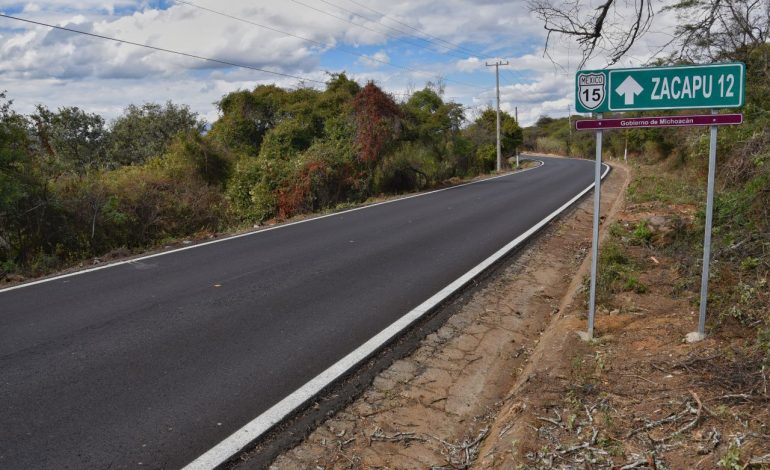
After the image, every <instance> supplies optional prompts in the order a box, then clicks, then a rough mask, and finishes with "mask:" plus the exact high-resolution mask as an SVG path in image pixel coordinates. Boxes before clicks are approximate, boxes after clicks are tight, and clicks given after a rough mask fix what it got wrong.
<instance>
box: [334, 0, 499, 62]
mask: <svg viewBox="0 0 770 470" xmlns="http://www.w3.org/2000/svg"><path fill="white" fill-rule="evenodd" d="M347 1H348V2H349V3H352V4H353V5H358V6H359V7H361V8H365V9H367V10H369V11H371V12H374V13H376V14H378V15H380V16H382V17H383V18H388V19H389V20H391V21H394V22H396V23H398V24H400V25H402V26H406V27H407V28H409V29H411V30H413V31H416V32H418V33H420V34H422V35H425V36H427V37H429V38H432V39H435V40H436V41H440V42H443V43H445V44H448V45H450V46H453V47H455V48H457V49H458V50H464V51H466V52H467V53H470V54H473V55H477V56H479V57H481V58H482V59H486V58H488V57H486V54H482V53H481V52H478V51H474V50H473V49H468V48H467V47H465V46H461V45H460V44H456V43H453V42H450V41H447V40H445V39H441V38H440V37H438V36H434V35H432V34H429V33H426V32H425V31H423V30H420V29H418V28H415V27H414V26H411V25H409V24H407V23H404V22H403V21H400V20H398V19H396V18H394V17H392V16H390V15H386V14H385V13H383V12H381V11H378V10H375V9H374V8H372V7H369V6H367V5H364V4H362V3H359V2H356V1H355V0H347ZM383 26H384V25H383Z"/></svg>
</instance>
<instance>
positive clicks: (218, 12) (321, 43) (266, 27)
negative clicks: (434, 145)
mask: <svg viewBox="0 0 770 470" xmlns="http://www.w3.org/2000/svg"><path fill="white" fill-rule="evenodd" d="M174 1H175V2H176V3H179V4H182V5H187V6H189V7H193V8H198V9H200V10H204V11H207V12H209V13H213V14H215V15H220V16H223V17H225V18H229V19H232V20H236V21H240V22H243V23H247V24H250V25H253V26H257V27H260V28H264V29H267V30H270V31H274V32H276V33H280V34H285V35H287V36H290V37H293V38H296V39H300V40H302V41H307V42H309V43H311V44H316V45H318V46H322V47H328V48H334V47H335V46H334V45H332V44H328V43H324V42H322V41H317V40H315V39H311V38H307V37H304V36H300V35H298V34H293V33H290V32H288V31H283V30H280V29H278V28H274V27H272V26H268V25H264V24H261V23H257V22H255V21H251V20H249V19H246V18H242V17H239V16H235V15H231V14H229V13H225V12H223V11H218V10H214V9H212V8H208V7H204V6H202V5H198V4H197V3H193V2H191V1H188V0H174ZM339 50H340V51H341V52H344V53H346V54H350V55H354V56H357V57H361V58H363V59H366V60H372V61H375V62H379V63H382V64H385V65H388V66H391V67H395V68H399V69H402V70H408V71H410V72H414V73H417V74H425V73H428V72H425V71H423V70H417V69H414V68H412V67H407V66H405V65H398V64H394V63H392V62H390V61H386V60H382V59H378V58H376V57H374V56H368V55H366V54H360V53H358V52H355V51H351V50H348V49H345V48H340V49H339ZM445 80H446V81H450V82H454V83H458V84H460V85H464V86H469V87H475V88H479V89H482V87H478V86H476V85H472V84H470V83H465V82H461V81H459V80H453V79H449V78H445Z"/></svg>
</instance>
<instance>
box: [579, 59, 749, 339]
mask: <svg viewBox="0 0 770 470" xmlns="http://www.w3.org/2000/svg"><path fill="white" fill-rule="evenodd" d="M745 89H746V66H745V65H744V64H742V63H728V64H709V65H692V66H675V67H650V68H636V69H612V70H579V71H578V72H577V74H576V75H575V110H576V111H578V112H593V113H596V119H592V120H581V121H577V122H576V123H575V127H576V129H577V130H594V131H596V171H595V177H594V180H595V182H594V185H595V186H594V221H593V240H592V244H593V246H592V250H591V284H590V286H591V291H590V298H589V304H588V331H587V332H586V333H585V336H584V338H585V339H589V340H590V339H592V338H593V336H594V320H595V316H596V275H597V264H598V258H599V215H600V214H599V210H600V203H601V164H602V135H603V132H604V129H633V128H636V127H639V128H645V127H680V126H709V127H710V132H711V135H710V142H709V173H708V190H707V196H706V227H705V235H704V241H703V272H702V275H701V289H700V312H699V313H700V316H699V318H698V331H696V332H693V333H689V334H688V335H687V338H686V339H687V341H690V342H692V341H698V340H701V339H703V338H704V337H705V335H706V307H707V305H708V283H709V268H710V262H711V229H712V225H713V215H714V180H715V175H716V158H717V157H716V152H717V128H718V126H720V125H729V124H741V123H742V122H743V115H741V114H718V113H717V109H719V108H737V107H740V106H743V103H744V101H745V98H744V96H745ZM704 108H711V114H710V115H682V116H659V117H639V118H613V119H602V113H604V112H609V111H621V112H622V111H645V110H656V109H660V110H663V109H704ZM627 151H628V149H627V148H626V150H625V152H624V159H626V158H627V153H626V152H627ZM581 335H583V334H582V333H581Z"/></svg>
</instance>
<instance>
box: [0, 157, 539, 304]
mask: <svg viewBox="0 0 770 470" xmlns="http://www.w3.org/2000/svg"><path fill="white" fill-rule="evenodd" d="M536 161H539V162H540V165H538V166H536V167H532V168H526V169H524V170H520V171H516V172H513V173H506V174H504V175H497V176H492V177H490V178H484V179H481V180H478V181H470V182H468V183H462V184H458V185H457V186H450V187H448V188H441V189H435V190H433V191H428V192H425V193H417V194H412V195H409V196H404V197H399V198H396V199H390V200H387V201H382V202H377V203H374V204H368V205H364V206H361V207H354V208H352V209H347V210H344V211H340V212H333V213H331V214H325V215H320V216H317V217H310V218H307V219H304V220H298V221H296V222H289V223H287V224H281V225H276V226H274V227H268V228H264V229H260V230H254V231H251V232H246V233H241V234H238V235H231V236H227V237H223V238H218V239H216V240H211V241H208V242H203V243H196V244H194V245H190V246H185V247H182V248H175V249H173V250H167V251H162V252H160V253H153V254H151V255H146V256H140V257H138V258H130V259H126V260H122V261H116V262H114V263H109V264H105V265H103V266H97V267H95V268H88V269H81V270H79V271H74V272H71V273H67V274H60V275H58V276H52V277H46V278H43V279H38V280H36V281H30V282H26V283H23V284H18V285H15V286H11V287H6V288H4V289H0V294H2V293H3V292H8V291H12V290H16V289H22V288H24V287H31V286H34V285H37V284H43V283H45V282H51V281H57V280H59V279H64V278H68V277H73V276H79V275H81V274H86V273H91V272H94V271H100V270H102V269H107V268H114V267H116V266H121V265H124V264H130V263H136V262H137V261H143V260H146V259H150V258H157V257H159V256H165V255H168V254H171V253H179V252H180V251H186V250H192V249H194V248H200V247H202V246H207V245H213V244H215V243H221V242H226V241H229V240H235V239H237V238H243V237H250V236H253V235H259V234H261V233H265V232H270V231H272V230H278V229H281V228H285V227H291V226H292V225H298V224H304V223H306V222H313V221H315V220H321V219H325V218H327V217H335V216H338V215H343V214H347V213H350V212H355V211H360V210H364V209H369V208H372V207H377V206H382V205H385V204H390V203H393V202H399V201H405V200H407V199H412V198H416V197H421V196H427V195H429V194H435V193H440V192H441V191H449V190H450V189H456V188H461V187H463V186H469V185H471V184H478V183H483V182H485V181H491V180H494V179H497V178H505V177H506V176H513V175H518V174H519V173H524V172H525V171H529V170H535V169H537V168H540V167H541V166H543V165H544V164H545V163H544V162H543V161H542V160H536Z"/></svg>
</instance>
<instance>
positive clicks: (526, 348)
mask: <svg viewBox="0 0 770 470" xmlns="http://www.w3.org/2000/svg"><path fill="white" fill-rule="evenodd" d="M626 184H627V172H626V170H625V169H624V168H616V170H615V171H613V172H612V173H611V174H610V176H609V177H608V180H607V181H606V184H605V185H604V188H603V191H602V193H603V196H604V197H603V212H602V213H603V214H605V215H608V214H610V212H611V210H612V207H613V206H616V205H617V203H618V201H619V199H620V196H621V194H622V193H623V190H624V188H625V185H626ZM591 211H592V199H591V198H586V199H584V200H583V201H581V203H580V204H578V206H577V207H576V209H574V210H573V211H572V212H571V213H570V214H569V215H568V216H566V217H564V218H562V219H561V220H559V221H558V222H556V223H555V224H554V225H553V226H552V227H551V228H550V229H548V230H547V231H546V232H544V234H542V235H541V236H540V237H539V238H538V239H537V240H536V241H535V242H534V243H532V244H530V245H529V246H528V248H526V249H525V250H523V251H522V252H521V253H520V254H519V255H517V256H516V257H515V258H514V260H513V262H512V263H510V264H509V265H508V266H506V267H505V268H503V269H502V270H501V273H500V275H498V276H496V277H495V278H494V279H493V280H491V281H490V282H489V283H488V284H487V285H486V286H485V287H483V288H482V289H480V290H478V291H476V292H475V293H474V294H473V295H472V296H471V298H470V300H469V301H468V302H467V303H466V304H465V305H464V307H463V308H462V309H461V310H460V311H459V312H458V313H456V314H455V315H453V316H452V317H451V318H450V319H449V320H448V321H447V322H446V324H445V325H444V326H442V327H441V328H440V329H438V331H436V332H435V333H433V334H430V335H429V336H427V337H426V338H425V339H424V340H423V341H422V342H421V343H420V344H419V346H418V347H417V349H416V350H415V351H414V352H413V353H412V354H410V355H408V356H407V357H405V358H403V359H401V360H398V361H396V362H395V363H393V364H392V365H391V366H390V367H389V368H387V369H385V370H384V371H383V372H381V373H380V374H378V375H377V377H376V378H375V379H374V381H373V383H372V385H371V386H370V387H369V388H367V389H366V390H365V391H364V392H363V393H362V395H361V396H360V397H358V398H357V399H355V400H354V401H353V402H352V403H350V404H349V405H348V406H346V407H345V408H344V409H342V410H341V411H339V412H337V413H336V414H334V415H333V416H332V417H330V418H329V419H327V420H326V421H325V422H324V423H323V424H322V425H321V426H319V427H318V428H317V429H315V430H314V431H312V432H311V433H310V434H309V436H308V437H307V438H306V439H305V440H304V441H303V442H302V443H301V444H300V445H298V446H296V447H294V448H293V449H291V450H289V451H287V452H285V453H283V454H282V455H281V456H279V457H278V458H277V459H276V460H275V461H274V462H273V465H272V468H276V469H306V468H326V469H329V468H340V469H341V468H400V469H401V468H430V467H438V468H441V467H444V468H465V467H467V466H468V465H469V464H471V463H472V462H473V461H474V460H476V459H477V457H478V456H479V450H480V449H481V448H482V446H483V445H485V440H490V439H491V438H492V437H493V436H497V435H498V434H500V431H498V430H496V426H498V424H497V422H496V417H497V416H498V415H499V413H500V412H501V411H505V412H507V411H508V410H509V408H510V403H511V398H510V396H509V395H510V393H511V390H514V386H515V385H516V384H517V383H518V382H520V380H521V378H522V377H524V376H526V374H527V370H528V363H530V362H532V356H533V355H534V356H536V357H538V361H540V360H541V359H540V358H539V356H540V355H542V353H541V352H538V351H540V350H541V349H542V346H540V345H539V344H541V343H542V342H543V340H542V339H541V336H542V335H543V332H544V331H546V328H547V327H548V325H549V324H551V322H552V321H553V320H554V319H555V318H559V316H560V312H561V309H562V308H564V307H565V305H566V303H565V301H564V300H563V299H564V298H565V295H567V296H568V297H571V296H573V295H574V292H575V291H576V290H577V289H579V288H580V285H581V283H580V281H579V279H580V278H581V276H580V275H579V272H580V271H581V269H585V266H586V264H585V262H584V261H585V258H586V254H587V253H588V252H589V248H590V234H591ZM481 455H482V458H483V455H484V454H483V453H482V454H481ZM248 466H249V462H248V460H245V461H244V462H242V467H244V468H248Z"/></svg>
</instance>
